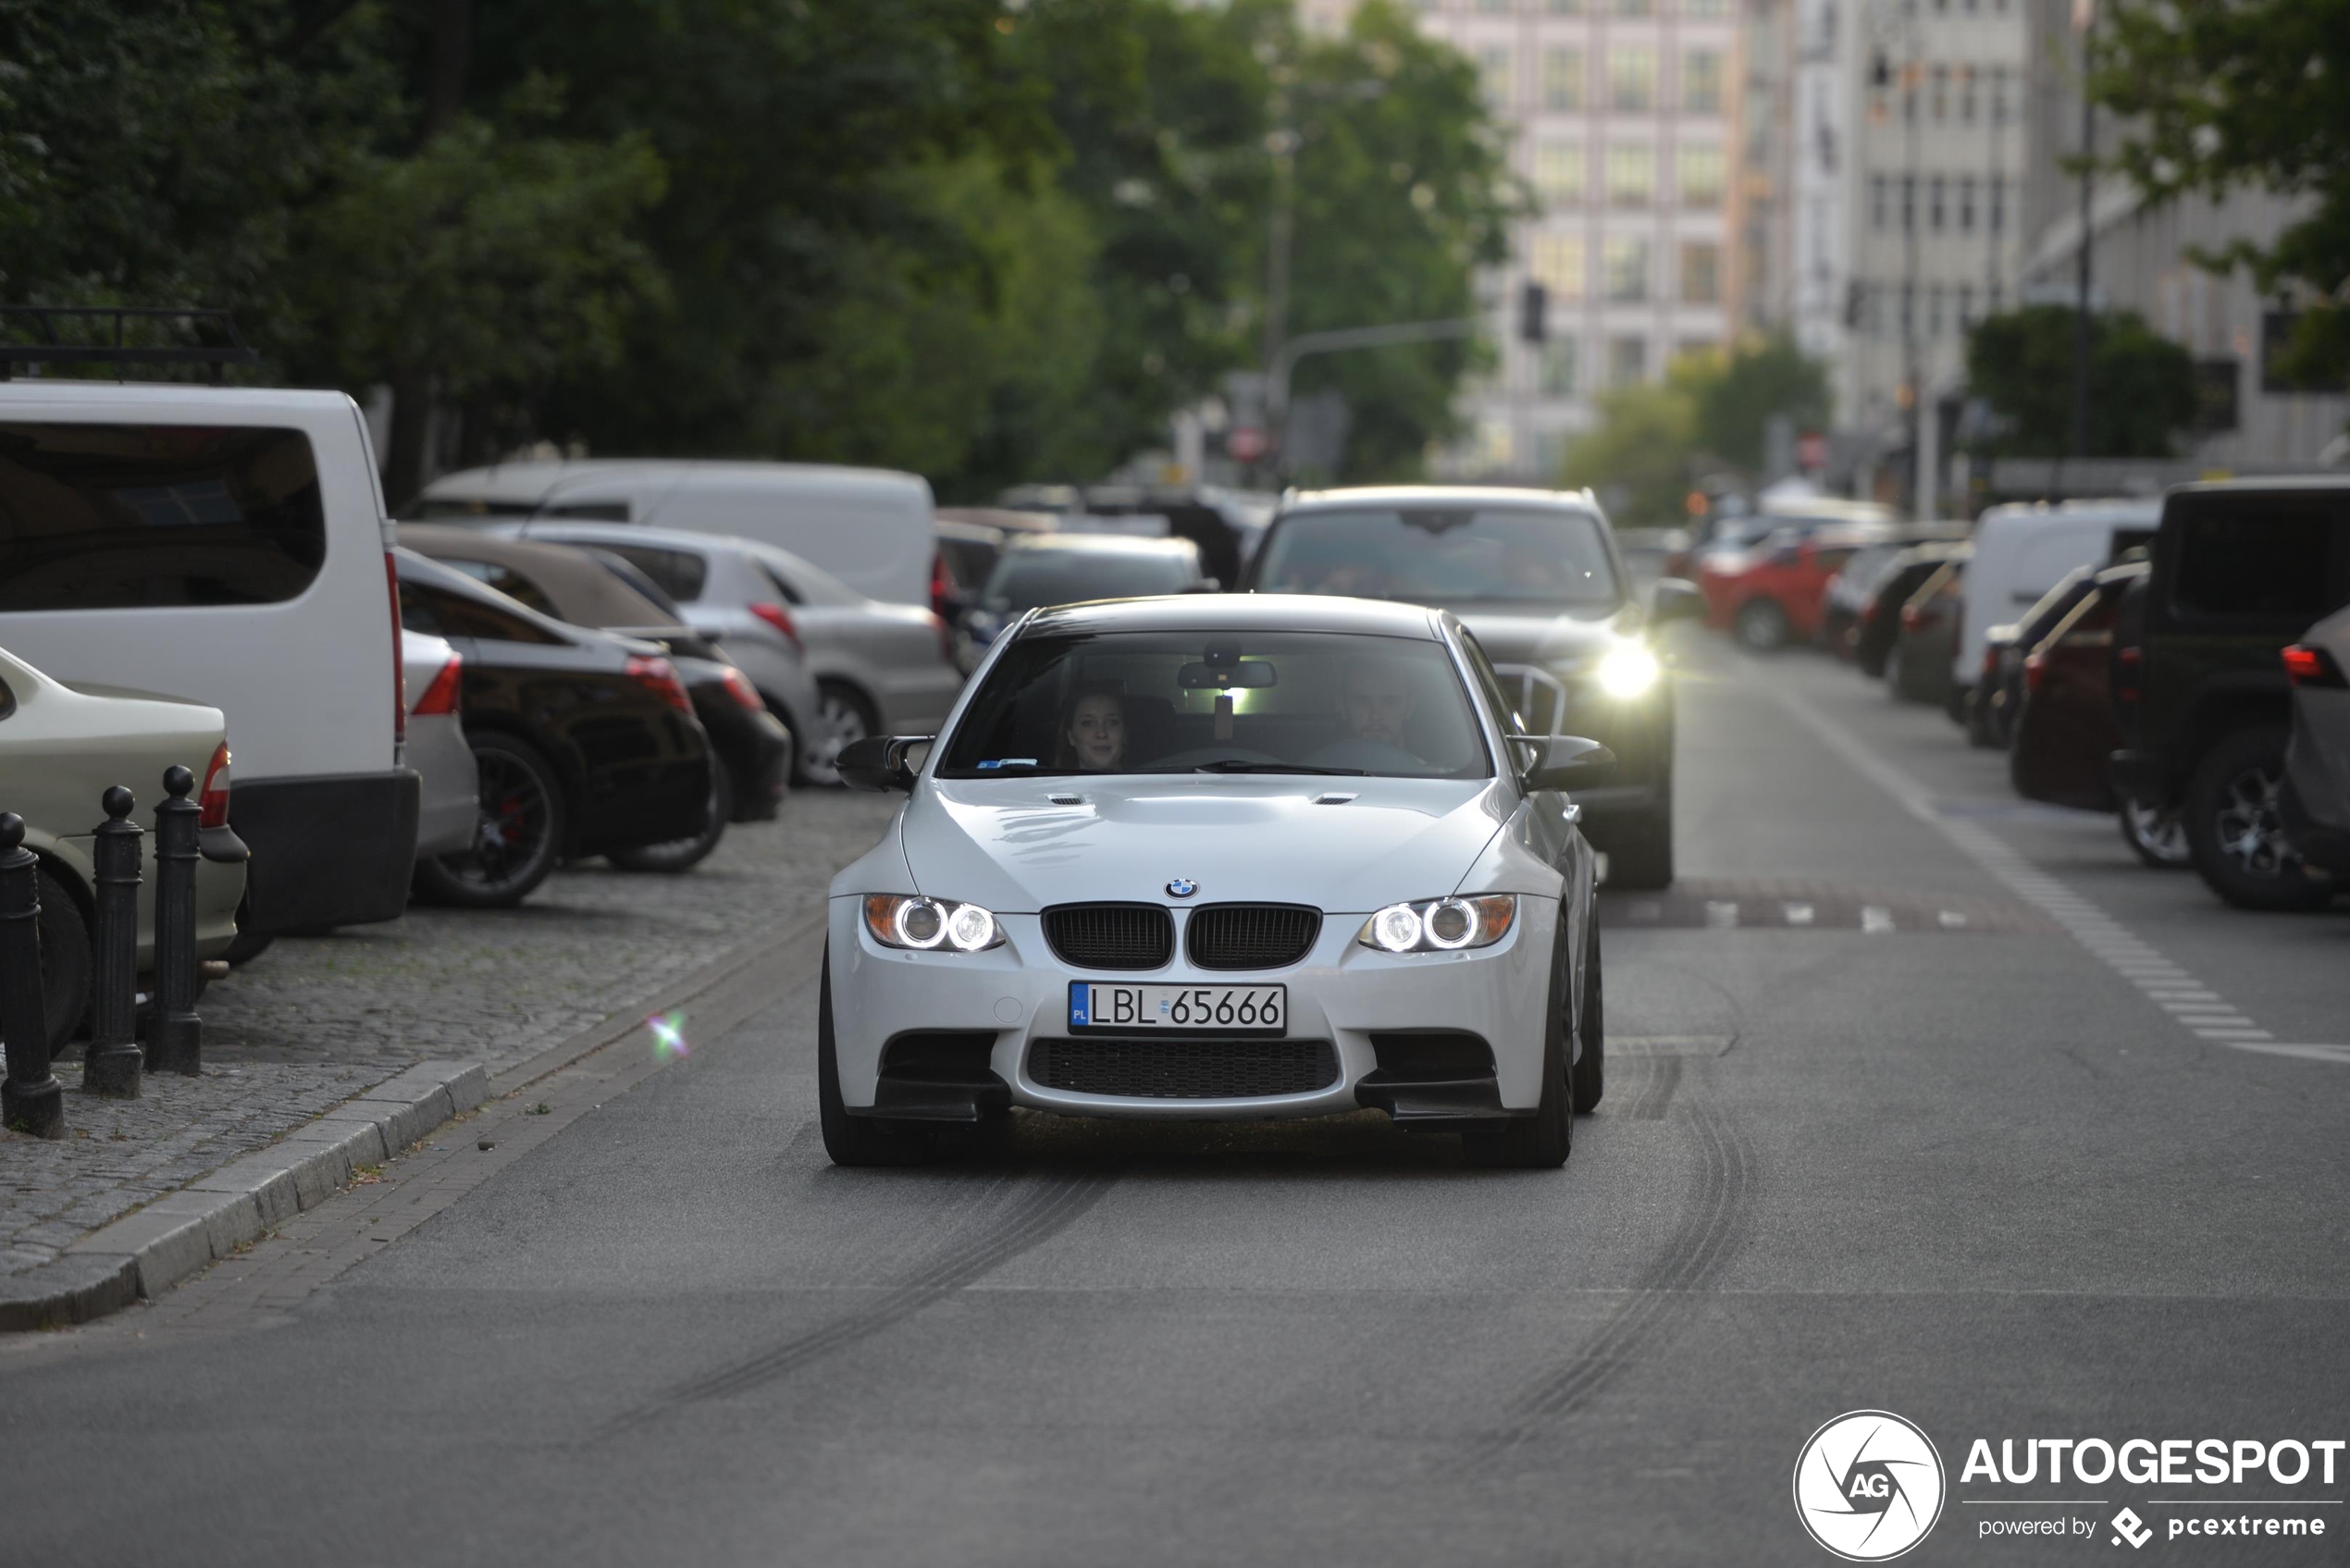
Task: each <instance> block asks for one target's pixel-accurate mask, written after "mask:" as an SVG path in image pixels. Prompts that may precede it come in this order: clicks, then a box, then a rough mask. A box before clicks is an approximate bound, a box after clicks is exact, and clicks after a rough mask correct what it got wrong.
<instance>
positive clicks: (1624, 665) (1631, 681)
mask: <svg viewBox="0 0 2350 1568" xmlns="http://www.w3.org/2000/svg"><path fill="white" fill-rule="evenodd" d="M1663 674H1664V665H1662V664H1660V663H1658V662H1657V659H1656V655H1655V654H1653V653H1651V652H1650V651H1649V650H1648V649H1647V648H1643V647H1641V646H1640V645H1639V643H1636V642H1627V643H1624V644H1622V645H1620V646H1618V647H1615V648H1610V649H1608V652H1607V656H1606V657H1605V658H1603V659H1602V660H1601V661H1600V669H1599V678H1600V689H1601V690H1602V691H1603V692H1605V693H1607V695H1608V696H1610V697H1613V698H1634V697H1643V696H1646V695H1647V693H1648V690H1649V688H1650V687H1651V686H1653V685H1656V683H1657V680H1658V678H1659V677H1660V676H1662V675H1663Z"/></svg>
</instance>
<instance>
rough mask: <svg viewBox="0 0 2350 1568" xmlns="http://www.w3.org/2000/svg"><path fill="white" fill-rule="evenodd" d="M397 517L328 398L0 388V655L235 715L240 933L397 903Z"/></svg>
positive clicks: (186, 389) (148, 790)
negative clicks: (2, 650) (243, 901)
mask: <svg viewBox="0 0 2350 1568" xmlns="http://www.w3.org/2000/svg"><path fill="white" fill-rule="evenodd" d="M390 526H391V525H390V523H389V522H388V521H387V520H386V518H385V516H384V505H383V496H382V491H381V489H380V488H379V486H378V484H377V477H376V460H375V453H374V451H373V450H372V449H371V448H370V446H369V445H368V441H367V431H366V427H365V425H363V424H362V423H361V420H360V414H359V410H358V408H357V407H356V406H355V405H354V404H353V403H352V401H351V400H350V399H349V398H347V397H345V396H343V395H342V394H341V393H340V392H320V391H293V390H283V389H247V388H224V387H203V386H192V385H185V384H176V385H160V384H146V385H141V384H136V383H130V384H124V383H115V382H92V381H67V380H59V379H51V378H46V377H43V378H38V379H31V380H18V381H0V647H6V648H8V649H9V651H11V652H12V653H15V654H17V655H18V656H19V658H22V659H24V660H25V661H28V662H30V663H32V664H35V665H38V666H39V667H40V668H41V669H43V670H44V671H46V672H47V673H49V674H50V675H51V676H53V677H54V678H56V680H58V681H61V682H64V683H65V684H66V685H72V686H80V687H105V688H113V689H120V690H132V691H143V692H154V693H157V694H159V695H162V696H167V697H176V698H188V699H191V700H192V701H196V702H201V703H204V705H206V706H207V707H212V708H217V709H219V710H221V711H222V712H223V713H224V714H226V715H227V717H228V729H229V745H230V747H231V748H232V749H233V751H234V753H235V759H236V760H235V767H236V779H237V785H236V788H235V790H234V791H232V792H231V795H230V804H229V813H230V816H229V821H230V823H231V825H232V826H233V827H234V828H235V829H236V832H237V836H238V837H240V838H241V839H243V840H244V842H245V844H246V845H247V846H248V847H250V848H251V850H252V851H253V859H252V862H251V865H250V867H249V870H248V876H247V882H246V897H247V901H248V903H247V910H246V915H245V918H244V919H243V920H241V922H240V928H241V929H240V937H241V940H245V939H254V938H258V937H262V936H267V935H273V934H276V933H278V932H289V931H303V930H311V929H315V928H319V927H326V926H336V925H350V924H358V923H362V922H365V921H369V920H390V919H392V918H393V917H394V916H396V915H398V914H399V913H400V912H401V910H402V908H404V907H406V904H407V898H408V877H409V870H410V867H411V863H412V862H413V861H414V854H415V842H416V806H417V781H416V775H415V773H414V772H412V771H411V770H410V769H409V768H408V767H407V766H406V765H405V759H404V758H403V757H402V746H401V732H402V722H403V718H404V712H403V710H402V705H401V701H400V687H401V672H400V613H399V607H398V604H397V603H396V602H395V600H394V598H393V594H392V587H391V581H390V573H389V557H388V556H387V554H386V550H387V549H388V547H389V546H390ZM122 782H123V783H124V784H129V785H130V788H131V789H132V790H133V791H134V792H136V793H137V795H138V796H139V797H140V800H141V803H142V808H143V807H144V806H145V805H146V804H148V803H150V802H151V800H152V797H153V796H154V794H155V789H156V787H157V786H156V784H155V781H154V780H152V779H125V780H123V781H122Z"/></svg>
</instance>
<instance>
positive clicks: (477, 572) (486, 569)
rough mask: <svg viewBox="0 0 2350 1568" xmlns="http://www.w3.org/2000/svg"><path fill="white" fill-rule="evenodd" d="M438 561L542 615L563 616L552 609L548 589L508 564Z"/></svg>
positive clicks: (451, 560) (553, 605)
mask: <svg viewBox="0 0 2350 1568" xmlns="http://www.w3.org/2000/svg"><path fill="white" fill-rule="evenodd" d="M436 559H439V558H436ZM440 563H441V564H442V565H443V566H446V567H448V568H449V569H450V570H451V571H453V572H463V573H464V574H465V575H466V576H468V577H471V578H473V579H474V580H475V581H476V582H478V583H485V584H487V585H489V586H490V587H493V588H496V589H497V590H498V591H499V592H500V593H501V594H504V595H505V596H506V597H507V598H508V599H513V600H515V601H516V602H517V603H521V604H526V605H528V606H530V608H531V609H533V610H536V611H538V613H539V614H541V615H553V616H555V617H556V619H558V620H561V619H562V616H561V614H560V613H559V612H558V611H556V609H555V601H554V600H552V599H549V598H548V597H547V590H546V589H544V588H542V587H540V586H538V584H537V583H536V582H534V581H532V580H531V579H530V578H528V577H526V576H524V575H523V574H521V573H519V572H517V571H515V570H514V569H513V567H511V566H507V565H504V564H502V563H501V562H495V561H466V560H463V559H442V560H441V561H440ZM506 640H507V641H509V642H512V641H513V640H515V639H513V638H512V637H509V638H508V639H506Z"/></svg>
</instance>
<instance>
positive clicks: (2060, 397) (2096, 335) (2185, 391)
mask: <svg viewBox="0 0 2350 1568" xmlns="http://www.w3.org/2000/svg"><path fill="white" fill-rule="evenodd" d="M2073 327H2074V317H2073V313H2072V310H2071V309H2070V308H2069V307H2067V306H2064V305H2028V306H2026V307H2024V308H2023V309H2022V310H2015V311H2008V312H2005V313H2003V314H2001V315H1992V316H1985V318H1984V319H1983V320H1981V321H1979V322H1977V323H1976V324H1975V327H1974V329H1973V332H1971V333H1970V334H1969V335H1968V337H1967V354H1966V363H1967V380H1968V382H1969V384H1970V385H1971V386H1972V387H1973V390H1974V393H1975V395H1976V396H1978V397H1980V398H1982V399H1983V400H1984V401H1985V402H1987V403H1989V404H1990V406H1991V410H1992V412H1993V413H1994V414H1997V415H1998V417H1999V420H2000V422H2001V425H2002V427H2003V431H2002V434H2000V435H1999V436H1998V437H1997V438H1996V439H1995V440H1994V442H1993V450H1994V451H1997V453H1999V454H2001V455H2004V456H2010V457H2062V456H2065V455H2067V453H2068V451H2070V448H2071V444H2072V337H2073ZM2089 378H2090V385H2091V386H2092V387H2093V388H2095V389H2097V390H2098V392H2099V395H2098V396H2096V397H2094V398H2092V399H2091V400H2090V403H2089V451H2090V453H2091V454H2092V455H2094V456H2097V457H2164V456H2168V455H2169V454H2170V451H2171V440H2172V438H2174V437H2175V436H2176V435H2177V434H2178V433H2179V432H2180V431H2181V430H2183V429H2184V428H2186V426H2188V425H2189V424H2191V423H2192V422H2193V421H2194V419H2195V411H2196V407H2197V402H2198V394H2197V391H2196V388H2195V361H2194V360H2193V359H2192V358H2191V357H2190V356H2189V355H2188V353H2187V351H2186V350H2184V349H2183V348H2181V347H2180V346H2179V345H2178V344H2176V343H2174V342H2172V341H2171V340H2170V339H2168V338H2165V337H2162V336H2161V335H2159V334H2158V333H2157V332H2155V331H2154V330H2153V329H2152V328H2151V327H2148V326H2147V325H2146V321H2145V318H2143V317H2142V316H2140V315H2137V314H2136V313H2135V312H2133V311H2115V312H2109V313H2107V314H2104V315H2098V316H2096V317H2095V318H2093V320H2092V321H2091V323H2090V340H2089Z"/></svg>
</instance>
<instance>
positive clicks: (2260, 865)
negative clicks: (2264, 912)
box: [2186, 728, 2333, 909]
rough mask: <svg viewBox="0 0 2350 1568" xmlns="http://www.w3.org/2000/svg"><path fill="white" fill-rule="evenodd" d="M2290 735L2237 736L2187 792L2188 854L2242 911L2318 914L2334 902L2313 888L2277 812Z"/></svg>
mask: <svg viewBox="0 0 2350 1568" xmlns="http://www.w3.org/2000/svg"><path fill="white" fill-rule="evenodd" d="M2284 746H2285V732H2284V731H2282V730H2281V729H2274V728H2261V729H2250V730H2239V731H2237V732H2236V733H2235V734H2234V735H2230V736H2228V738H2227V739H2225V740H2223V741H2221V742H2220V744H2219V745H2217V746H2215V747H2212V748H2211V750H2210V751H2209V752H2208V754H2206V755H2205V757H2204V759H2203V760H2202V762H2201V763H2200V764H2198V765H2197V767H2196V768H2195V777H2194V778H2193V779H2192V780H2191V781H2190V782H2189V783H2188V784H2187V809H2186V833H2187V847H2188V849H2189V851H2190V852H2191V853H2192V854H2193V855H2194V857H2195V870H2197V871H2198V872H2200V873H2201V874H2202V877H2203V880H2204V882H2205V883H2207V884H2208V885H2209V887H2210V889H2211V891H2212V892H2214V893H2216V894H2218V895H2220V897H2221V898H2223V899H2225V900H2227V901H2228V902H2229V903H2231V904H2232V905H2234V906H2235V907H2237V908H2239V909H2315V908H2319V907H2322V906H2323V905H2324V904H2325V903H2326V901H2327V900H2328V899H2329V898H2331V896H2332V893H2333V890H2332V888H2331V886H2329V885H2328V884H2326V883H2320V882H2312V881H2311V880H2310V879H2309V877H2308V876H2307V874H2306V873H2305V872H2304V871H2303V870H2302V865H2301V857H2300V856H2299V855H2297V854H2295V853H2294V848H2293V846H2292V845H2291V844H2290V843H2288V842H2287V841H2286V839H2285V833H2284V821H2283V819H2282V817H2281V816H2280V815H2279V813H2278V810H2277V791H2278V790H2279V788H2280V787H2282V784H2283V783H2284Z"/></svg>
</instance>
